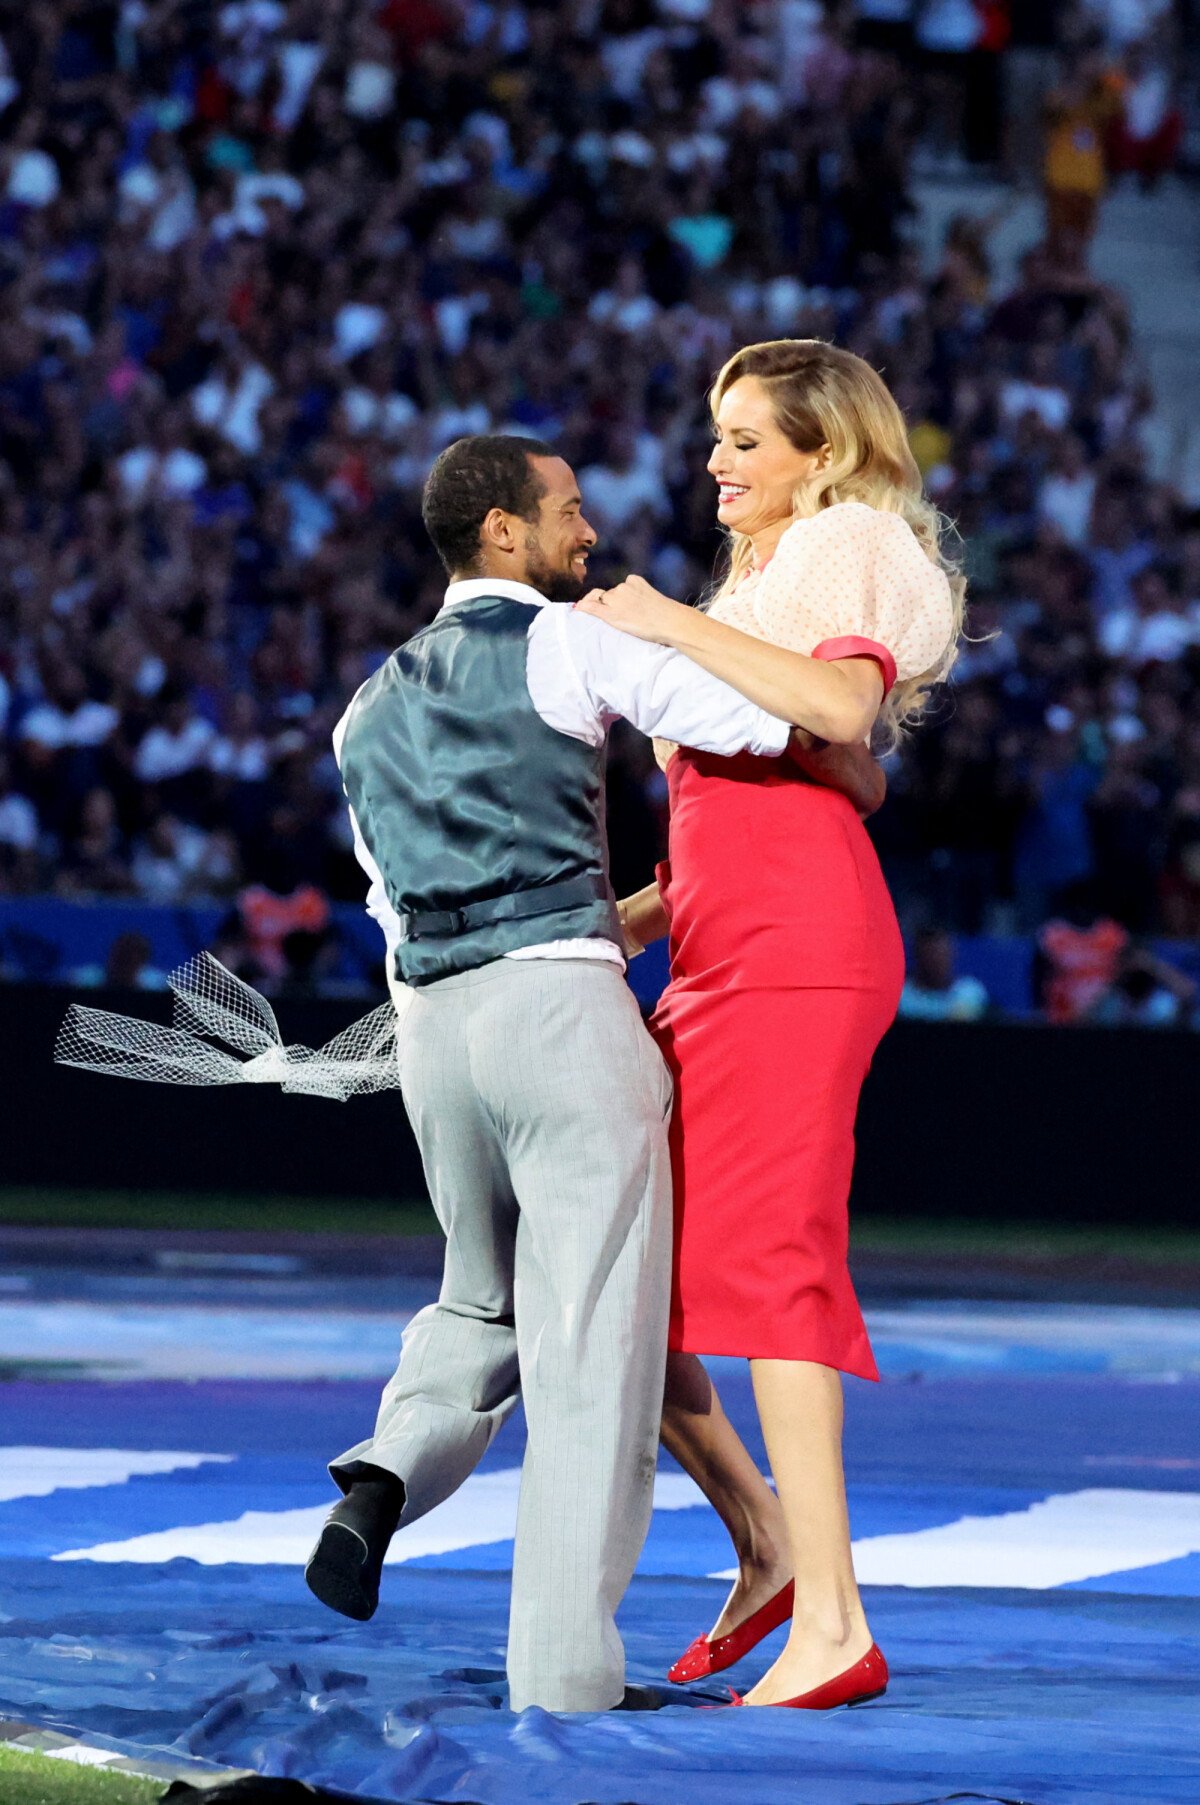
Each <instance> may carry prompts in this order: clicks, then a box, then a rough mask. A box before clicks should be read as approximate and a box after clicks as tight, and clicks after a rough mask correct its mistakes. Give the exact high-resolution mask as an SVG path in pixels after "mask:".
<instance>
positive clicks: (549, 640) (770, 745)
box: [526, 603, 792, 758]
mask: <svg viewBox="0 0 1200 1805" xmlns="http://www.w3.org/2000/svg"><path fill="white" fill-rule="evenodd" d="M526 674H527V679H528V683H529V693H530V696H531V698H532V700H533V705H534V707H535V708H536V709H537V711H538V713H539V714H540V715H541V717H542V719H543V720H544V721H545V722H547V724H548V725H549V726H551V727H556V728H557V729H558V730H559V732H560V733H568V734H570V735H571V736H572V738H574V739H581V740H586V741H587V742H588V743H589V744H590V745H599V744H600V743H601V742H602V741H603V739H604V735H605V734H606V733H607V731H608V728H609V726H610V725H611V723H612V722H613V721H615V720H617V719H624V720H626V721H630V722H632V724H633V725H634V726H635V727H638V728H640V729H641V731H642V732H643V733H646V734H650V735H656V736H657V737H658V738H660V739H664V740H674V741H675V742H676V744H678V745H680V746H692V747H694V748H695V750H696V751H697V752H716V753H719V754H720V755H721V756H723V757H726V758H729V757H732V756H733V755H734V753H737V752H753V753H756V754H758V755H759V756H760V757H764V758H778V757H779V755H780V753H782V752H783V751H784V749H785V747H786V746H787V743H788V739H789V737H790V735H791V731H792V729H791V724H790V722H788V721H781V720H779V719H778V718H777V717H776V716H775V715H772V714H767V713H766V711H765V710H764V709H761V708H757V707H756V706H755V705H754V703H753V702H748V701H747V700H746V698H745V696H742V695H739V694H738V692H737V690H735V689H731V688H730V686H729V684H728V683H722V682H721V680H720V678H718V677H712V676H710V675H709V673H708V672H707V671H705V670H702V669H701V667H700V666H699V665H698V664H694V663H693V662H692V660H691V659H690V658H686V657H685V656H684V655H683V653H682V652H674V651H671V650H670V649H669V648H668V647H666V646H655V645H650V644H648V643H647V642H646V641H645V640H642V639H635V638H634V637H633V636H632V635H631V634H628V633H621V632H619V631H618V630H617V628H616V627H610V626H609V625H608V624H607V622H605V621H602V620H597V619H596V617H595V615H593V614H580V613H579V612H578V611H577V610H575V609H572V608H568V607H566V606H565V605H563V604H561V603H559V604H554V605H551V606H549V607H547V608H544V609H542V610H541V611H540V612H539V613H538V615H537V618H536V620H535V621H534V622H533V625H532V626H531V629H530V634H529V657H528V663H527V666H526Z"/></svg>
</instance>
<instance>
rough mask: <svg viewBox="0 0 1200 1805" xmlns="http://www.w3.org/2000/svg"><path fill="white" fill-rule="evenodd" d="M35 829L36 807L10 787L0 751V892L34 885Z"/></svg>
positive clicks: (5, 763) (35, 864)
mask: <svg viewBox="0 0 1200 1805" xmlns="http://www.w3.org/2000/svg"><path fill="white" fill-rule="evenodd" d="M39 831H40V830H39V825H38V818H37V810H36V809H35V808H34V806H33V804H32V802H30V800H29V798H28V796H22V795H21V793H20V791H19V790H14V789H13V787H12V783H11V773H10V769H9V762H8V759H7V757H6V756H5V755H4V753H3V752H0V894H2V893H4V892H5V891H25V890H32V889H33V888H34V885H35V883H36V878H37V849H38V838H39Z"/></svg>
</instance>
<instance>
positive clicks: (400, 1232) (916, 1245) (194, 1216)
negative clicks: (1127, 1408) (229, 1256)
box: [0, 1187, 1200, 1266]
mask: <svg viewBox="0 0 1200 1805" xmlns="http://www.w3.org/2000/svg"><path fill="white" fill-rule="evenodd" d="M9 1224H11V1225H16V1224H21V1225H24V1226H32V1227H39V1228H140V1229H188V1230H204V1229H208V1230H211V1231H213V1232H215V1233H230V1232H233V1233H236V1232H238V1231H243V1232H248V1233H257V1234H259V1235H264V1234H265V1235H271V1234H314V1233H317V1234H336V1235H392V1236H405V1235H430V1234H436V1233H437V1223H436V1221H435V1220H434V1215H433V1211H432V1210H431V1209H430V1207H429V1205H428V1203H426V1202H425V1200H424V1199H423V1198H401V1199H398V1200H397V1201H396V1202H395V1203H389V1202H386V1201H383V1200H381V1199H379V1198H370V1197H338V1198H329V1197H253V1196H247V1195H245V1194H244V1193H241V1194H236V1193H228V1194H225V1193H207V1192H191V1191H101V1190H66V1189H53V1190H42V1189H35V1188H28V1187H27V1188H21V1187H8V1188H0V1227H3V1226H5V1225H9ZM852 1245H853V1247H854V1249H855V1250H856V1251H857V1252H860V1253H868V1254H881V1255H887V1254H895V1255H898V1256H909V1257H919V1256H920V1255H922V1254H928V1255H930V1256H942V1257H955V1256H958V1257H961V1258H964V1259H981V1260H1005V1259H1017V1260H1021V1261H1027V1260H1037V1259H1046V1260H1057V1259H1068V1258H1071V1257H1076V1258H1087V1259H1093V1258H1096V1257H1103V1256H1109V1257H1111V1258H1116V1259H1120V1260H1123V1261H1130V1262H1133V1263H1135V1264H1136V1263H1143V1264H1147V1265H1163V1264H1167V1263H1173V1264H1178V1265H1181V1266H1200V1233H1195V1232H1189V1231H1186V1230H1170V1229H1153V1228H1150V1229H1138V1228H1083V1227H1074V1228H1073V1227H1068V1226H1063V1225H1055V1226H1051V1227H1046V1226H1043V1225H1042V1224H1040V1223H1033V1222H1007V1223H1005V1222H977V1221H971V1220H969V1219H963V1220H960V1221H954V1220H947V1221H941V1220H936V1219H933V1218H922V1217H908V1216H896V1217H884V1216H857V1217H855V1218H854V1220H853V1232H852Z"/></svg>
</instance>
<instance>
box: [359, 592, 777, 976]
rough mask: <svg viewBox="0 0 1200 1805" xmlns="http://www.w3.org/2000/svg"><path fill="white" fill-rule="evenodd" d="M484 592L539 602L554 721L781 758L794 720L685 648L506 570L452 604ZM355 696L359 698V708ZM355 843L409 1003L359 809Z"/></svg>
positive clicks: (593, 946)
mask: <svg viewBox="0 0 1200 1805" xmlns="http://www.w3.org/2000/svg"><path fill="white" fill-rule="evenodd" d="M478 596H507V597H510V598H511V599H512V600H513V601H517V602H525V603H526V604H527V605H528V606H529V607H530V608H532V609H534V610H536V612H535V613H534V615H533V618H532V619H531V621H530V624H529V642H528V643H529V649H528V653H527V657H526V665H525V679H526V682H527V683H528V685H529V695H530V699H531V701H532V702H533V706H534V707H535V708H536V710H537V712H538V714H539V715H541V717H542V719H543V721H545V722H546V725H547V726H548V727H553V728H554V729H555V730H556V732H558V733H564V734H567V735H568V736H569V737H570V738H571V739H577V740H583V741H584V742H585V743H586V744H587V745H589V746H602V745H603V744H604V741H605V739H606V738H607V735H608V730H609V728H610V727H611V726H612V723H613V722H614V721H616V720H618V719H622V718H623V719H625V720H627V721H630V722H632V724H633V725H634V726H635V727H637V728H640V730H641V731H642V732H643V733H645V734H650V735H653V736H656V737H657V738H659V739H665V740H673V741H675V743H676V744H677V745H681V746H693V747H695V748H696V750H697V751H700V752H715V753H719V754H720V755H721V756H723V757H727V758H731V757H732V756H733V755H734V754H735V753H737V752H753V753H756V754H758V755H759V756H760V757H765V758H778V757H779V755H780V754H781V753H782V752H783V751H784V749H785V748H786V746H787V743H788V739H789V737H790V735H791V725H790V723H788V722H787V721H781V720H778V719H777V718H776V717H775V716H774V715H770V714H767V713H766V712H765V711H764V710H763V709H761V708H756V707H755V705H754V704H753V703H752V702H748V701H747V700H746V698H745V697H744V696H741V695H739V694H738V692H737V691H736V690H735V689H731V688H730V686H729V685H728V684H727V683H722V682H721V680H720V678H718V677H713V676H710V675H709V673H708V672H707V671H705V670H702V669H701V668H700V666H699V665H698V664H694V663H693V662H692V660H691V659H690V658H686V657H685V656H684V655H683V653H682V652H674V651H671V650H669V649H668V648H667V647H666V646H656V645H651V644H649V643H648V642H647V641H646V640H642V639H634V638H633V637H632V635H631V634H628V633H621V632H619V631H618V630H617V628H616V627H610V626H609V625H608V624H607V623H606V622H605V621H602V620H598V619H597V618H596V616H595V615H593V614H581V613H579V612H578V610H576V609H574V608H571V607H568V606H567V605H566V604H565V603H552V602H547V600H546V598H545V596H542V595H539V594H538V592H537V590H536V589H530V588H529V587H528V585H526V584H525V583H513V582H509V581H506V580H505V579H503V578H500V579H497V578H493V577H478V578H472V579H471V580H470V581H467V582H461V583H451V584H450V586H449V588H448V589H447V590H446V599H445V602H444V603H443V605H442V612H443V613H445V612H446V610H447V609H449V608H456V607H459V606H460V605H461V604H462V603H463V602H470V601H474V600H475V599H476V597H478ZM353 706H354V704H353V702H351V704H350V708H353ZM349 717H350V709H349V708H348V709H347V710H346V713H345V714H344V715H343V716H342V718H341V720H340V721H339V722H338V724H337V726H336V727H335V728H334V731H333V751H334V757H335V758H336V759H337V760H338V763H339V764H340V763H341V753H342V740H343V738H344V737H345V732H346V723H347V721H348V720H349ZM350 823H351V826H352V828H353V830H354V853H355V857H356V858H357V859H358V862H359V864H360V865H361V866H362V868H363V870H364V871H365V872H366V874H367V876H368V878H369V879H370V880H371V882H370V889H369V890H368V892H367V914H368V915H370V916H371V918H372V920H374V921H377V922H378V923H379V926H380V927H381V929H382V930H383V937H384V940H385V942H386V944H387V972H388V986H389V988H390V989H391V992H392V996H393V999H394V1000H395V1002H396V1005H397V1007H398V1008H399V1007H400V1006H401V1003H402V998H401V995H400V994H399V993H400V992H403V990H404V988H405V987H404V986H403V985H398V984H397V982H396V980H395V977H394V972H393V966H394V960H393V957H392V955H393V954H394V953H395V950H396V948H397V947H398V946H399V944H400V920H399V917H398V916H397V914H396V911H395V910H394V909H393V908H392V905H391V903H390V902H389V901H388V898H387V891H386V890H385V888H384V883H383V877H382V875H381V873H380V870H379V867H378V866H377V865H376V863H375V861H374V859H373V858H372V857H371V854H370V851H369V849H368V847H367V845H366V842H365V841H364V839H363V837H362V833H361V831H360V829H359V825H358V822H357V821H356V820H355V818H354V810H353V809H351V810H350ZM504 956H505V958H506V959H605V960H608V961H609V962H610V963H612V964H614V965H619V966H620V967H621V969H622V970H624V967H625V955H624V951H623V949H622V948H621V947H618V946H616V945H615V944H614V943H613V942H612V941H611V940H598V939H593V940H552V941H548V942H546V943H545V944H544V945H541V946H526V947H521V948H520V949H519V950H518V951H516V952H512V953H506V954H505V955H504Z"/></svg>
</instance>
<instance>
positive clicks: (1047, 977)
mask: <svg viewBox="0 0 1200 1805" xmlns="http://www.w3.org/2000/svg"><path fill="white" fill-rule="evenodd" d="M1128 945H1129V935H1128V933H1127V932H1126V930H1125V929H1124V928H1123V927H1121V926H1120V925H1119V923H1117V922H1115V921H1112V920H1111V919H1109V918H1108V917H1107V916H1103V915H1101V914H1099V913H1098V912H1097V911H1096V909H1095V907H1094V905H1093V904H1092V902H1091V899H1090V896H1089V893H1088V891H1087V889H1086V887H1085V886H1082V885H1081V886H1077V887H1076V890H1075V893H1074V895H1073V896H1072V897H1071V898H1070V902H1069V912H1068V913H1065V914H1064V915H1063V916H1062V917H1059V918H1056V919H1055V920H1053V921H1048V922H1047V923H1046V925H1045V927H1044V928H1043V929H1042V931H1041V933H1040V934H1039V935H1038V952H1039V955H1040V967H1039V972H1038V980H1039V981H1038V989H1039V1000H1040V1002H1041V1006H1042V1009H1043V1012H1044V1014H1045V1017H1046V1020H1047V1021H1048V1022H1053V1023H1058V1024H1062V1023H1068V1022H1080V1021H1084V1020H1086V1019H1087V1017H1088V1015H1089V1014H1090V1012H1091V1010H1092V1009H1093V1008H1094V1007H1095V1006H1096V1003H1097V1002H1098V1001H1099V999H1100V998H1101V997H1102V996H1104V995H1106V994H1107V993H1108V991H1109V989H1110V987H1111V985H1112V984H1113V982H1114V980H1115V979H1116V977H1117V973H1118V972H1119V970H1120V969H1121V960H1122V958H1123V955H1124V953H1125V949H1126V947H1127V946H1128Z"/></svg>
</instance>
